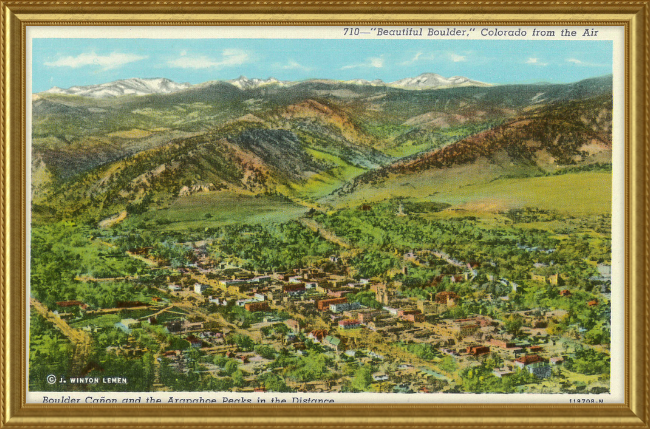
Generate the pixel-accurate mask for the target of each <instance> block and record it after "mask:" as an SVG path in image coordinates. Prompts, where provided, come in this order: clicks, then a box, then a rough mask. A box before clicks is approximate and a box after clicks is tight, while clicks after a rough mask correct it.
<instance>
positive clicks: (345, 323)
mask: <svg viewBox="0 0 650 429" xmlns="http://www.w3.org/2000/svg"><path fill="white" fill-rule="evenodd" d="M359 326H361V323H359V321H358V320H357V319H344V320H339V328H341V329H354V328H358V327H359Z"/></svg>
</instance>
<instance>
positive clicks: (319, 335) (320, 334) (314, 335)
mask: <svg viewBox="0 0 650 429" xmlns="http://www.w3.org/2000/svg"><path fill="white" fill-rule="evenodd" d="M327 333H328V332H327V331H325V330H323V329H317V330H314V331H311V332H310V333H309V334H307V338H309V339H311V340H312V341H313V342H315V343H320V342H321V341H323V338H325V337H326V336H327Z"/></svg>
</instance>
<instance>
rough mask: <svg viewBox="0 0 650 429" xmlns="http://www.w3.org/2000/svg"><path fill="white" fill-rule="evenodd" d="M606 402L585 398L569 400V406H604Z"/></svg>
mask: <svg viewBox="0 0 650 429" xmlns="http://www.w3.org/2000/svg"><path fill="white" fill-rule="evenodd" d="M604 402H605V401H604V400H603V399H598V400H596V399H594V398H591V399H585V398H583V399H569V404H602V403H604Z"/></svg>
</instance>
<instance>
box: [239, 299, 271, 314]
mask: <svg viewBox="0 0 650 429" xmlns="http://www.w3.org/2000/svg"><path fill="white" fill-rule="evenodd" d="M244 308H245V309H246V311H250V312H254V311H268V310H269V304H268V303H267V302H266V301H262V302H247V303H246V304H244Z"/></svg>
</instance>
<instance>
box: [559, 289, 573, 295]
mask: <svg viewBox="0 0 650 429" xmlns="http://www.w3.org/2000/svg"><path fill="white" fill-rule="evenodd" d="M560 296H571V291H570V290H569V289H563V290H561V291H560Z"/></svg>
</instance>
